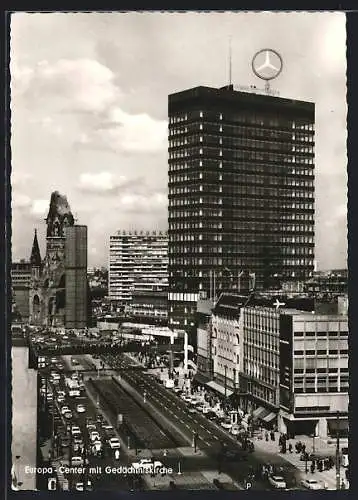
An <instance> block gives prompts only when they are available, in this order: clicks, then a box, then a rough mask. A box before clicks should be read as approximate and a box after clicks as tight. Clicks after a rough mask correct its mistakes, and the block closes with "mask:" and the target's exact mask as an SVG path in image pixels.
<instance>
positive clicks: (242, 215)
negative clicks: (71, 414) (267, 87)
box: [168, 85, 315, 331]
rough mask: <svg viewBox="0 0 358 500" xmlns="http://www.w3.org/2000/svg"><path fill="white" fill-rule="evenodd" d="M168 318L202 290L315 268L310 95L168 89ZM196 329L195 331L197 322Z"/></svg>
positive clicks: (190, 308)
mask: <svg viewBox="0 0 358 500" xmlns="http://www.w3.org/2000/svg"><path fill="white" fill-rule="evenodd" d="M168 114H169V231H168V235H169V269H168V270H169V295H168V302H169V325H171V326H174V327H180V328H186V329H187V330H189V331H190V328H191V327H194V316H193V315H194V313H195V309H196V301H197V298H198V296H199V294H200V295H201V296H207V297H214V296H217V295H218V293H219V292H221V291H225V290H230V289H231V290H232V289H233V288H237V289H240V277H241V276H242V272H243V271H244V272H245V273H246V274H247V275H248V274H250V275H251V277H252V285H253V286H254V287H255V288H256V289H265V288H271V287H273V288H275V287H280V286H282V283H283V282H285V281H292V280H306V279H307V278H309V277H310V276H311V274H312V272H313V268H314V134H315V132H314V121H315V107H314V104H313V103H310V102H303V101H297V100H293V99H284V98H279V97H273V96H270V95H260V94H254V93H246V92H239V91H235V90H234V88H233V86H232V85H230V86H227V87H224V88H221V89H215V88H209V87H196V88H193V89H189V90H185V91H183V92H178V93H175V94H172V95H170V96H169V106H168ZM193 331H195V330H194V329H193Z"/></svg>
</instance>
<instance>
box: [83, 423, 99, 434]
mask: <svg viewBox="0 0 358 500" xmlns="http://www.w3.org/2000/svg"><path fill="white" fill-rule="evenodd" d="M86 427H87V430H88V432H92V431H96V430H97V427H96V425H95V424H93V423H90V424H87V425H86Z"/></svg>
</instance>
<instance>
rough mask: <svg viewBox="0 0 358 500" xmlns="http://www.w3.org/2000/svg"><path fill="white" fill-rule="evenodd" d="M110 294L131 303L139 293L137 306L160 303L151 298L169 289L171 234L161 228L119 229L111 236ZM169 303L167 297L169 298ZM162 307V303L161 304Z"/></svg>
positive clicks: (115, 299) (110, 296)
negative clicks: (150, 229)
mask: <svg viewBox="0 0 358 500" xmlns="http://www.w3.org/2000/svg"><path fill="white" fill-rule="evenodd" d="M108 289H109V298H110V300H112V301H118V302H119V303H122V304H128V305H131V304H132V303H133V296H138V301H137V306H138V308H142V306H143V304H144V303H143V300H142V299H143V298H144V297H146V299H147V300H146V301H144V302H145V307H146V308H147V309H148V310H149V309H150V304H152V305H153V306H156V305H158V304H157V299H156V298H155V301H154V302H153V300H154V299H153V300H151V299H150V297H151V296H153V294H154V296H155V295H156V292H158V299H159V298H160V299H162V295H161V294H162V292H167V289H168V235H167V233H166V232H161V231H158V232H157V231H152V232H149V231H135V232H132V231H119V232H118V233H117V234H115V235H112V236H110V248H109V278H108ZM165 307H166V299H165ZM160 308H162V307H160Z"/></svg>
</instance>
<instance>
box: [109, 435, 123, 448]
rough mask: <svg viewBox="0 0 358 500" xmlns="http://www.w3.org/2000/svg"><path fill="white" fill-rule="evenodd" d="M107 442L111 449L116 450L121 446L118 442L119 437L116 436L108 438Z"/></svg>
mask: <svg viewBox="0 0 358 500" xmlns="http://www.w3.org/2000/svg"><path fill="white" fill-rule="evenodd" d="M108 444H109V446H110V447H111V449H112V450H118V449H119V448H120V447H121V443H120V442H119V439H118V438H116V437H113V438H111V439H109V440H108Z"/></svg>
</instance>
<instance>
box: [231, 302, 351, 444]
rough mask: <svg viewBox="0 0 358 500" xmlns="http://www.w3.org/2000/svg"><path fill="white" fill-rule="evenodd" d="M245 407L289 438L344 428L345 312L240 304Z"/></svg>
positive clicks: (346, 400) (342, 432)
mask: <svg viewBox="0 0 358 500" xmlns="http://www.w3.org/2000/svg"><path fill="white" fill-rule="evenodd" d="M242 315H243V338H244V354H243V356H244V363H243V372H242V373H241V374H240V384H241V391H242V393H244V394H246V398H245V399H246V405H245V407H246V409H247V410H248V411H249V412H251V413H252V415H253V417H255V418H256V419H258V420H260V421H261V422H262V423H263V424H264V425H265V424H271V425H274V426H276V425H277V427H278V429H279V431H280V432H283V433H287V434H288V436H289V437H294V436H297V435H298V436H299V435H312V436H313V435H315V436H320V437H323V438H325V437H327V436H328V435H331V436H334V435H335V433H336V430H337V411H338V410H339V411H340V415H339V429H340V435H341V436H344V435H347V432H348V404H349V395H348V389H349V374H348V320H347V316H346V315H344V314H341V315H333V314H332V315H321V314H317V313H312V312H305V311H298V310H295V309H286V308H285V309H280V310H276V309H273V308H267V307H244V308H243V310H242Z"/></svg>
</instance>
